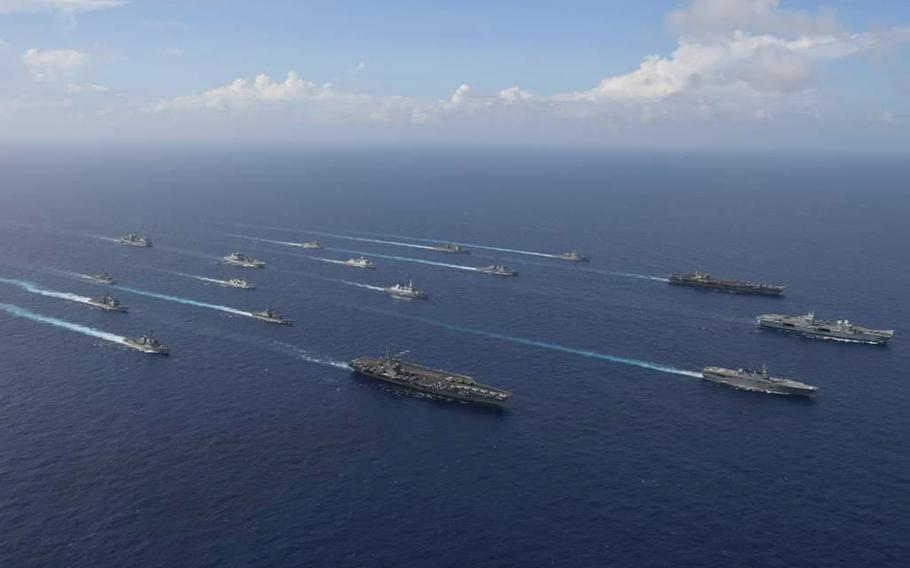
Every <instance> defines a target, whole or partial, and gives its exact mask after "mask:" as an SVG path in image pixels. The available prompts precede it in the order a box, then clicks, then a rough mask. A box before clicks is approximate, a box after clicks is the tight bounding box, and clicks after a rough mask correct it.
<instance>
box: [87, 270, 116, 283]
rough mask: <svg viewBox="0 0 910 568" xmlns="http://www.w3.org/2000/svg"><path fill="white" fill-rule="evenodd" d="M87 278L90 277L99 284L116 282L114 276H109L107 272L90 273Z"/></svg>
mask: <svg viewBox="0 0 910 568" xmlns="http://www.w3.org/2000/svg"><path fill="white" fill-rule="evenodd" d="M89 278H91V279H92V280H94V281H95V282H98V283H99V284H111V285H113V284H116V283H117V281H116V280H114V277H113V276H111V275H110V274H108V273H107V272H99V273H98V274H92V275H91V276H89Z"/></svg>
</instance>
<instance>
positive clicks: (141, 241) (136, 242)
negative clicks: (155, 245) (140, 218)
mask: <svg viewBox="0 0 910 568" xmlns="http://www.w3.org/2000/svg"><path fill="white" fill-rule="evenodd" d="M117 242H119V243H120V244H121V245H126V246H130V247H150V246H152V239H147V238H145V237H142V236H140V235H137V234H136V233H129V234H127V235H123V236H122V237H120V239H119V240H118V241H117Z"/></svg>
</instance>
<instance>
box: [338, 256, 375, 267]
mask: <svg viewBox="0 0 910 568" xmlns="http://www.w3.org/2000/svg"><path fill="white" fill-rule="evenodd" d="M343 264H344V265H345V266H352V267H354V268H376V265H375V264H373V263H372V262H370V260H369V259H367V258H364V257H362V256H358V257H357V258H349V259H347V260H346V261H344V263H343Z"/></svg>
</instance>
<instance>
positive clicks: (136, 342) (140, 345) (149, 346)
mask: <svg viewBox="0 0 910 568" xmlns="http://www.w3.org/2000/svg"><path fill="white" fill-rule="evenodd" d="M123 344H124V345H126V346H127V347H131V348H133V349H135V350H137V351H142V352H143V353H149V354H152V355H167V354H168V353H169V350H168V348H167V347H166V346H165V345H164V344H163V343H161V342H160V341H158V340H157V339H156V338H155V337H153V336H152V334H151V333H149V334H147V335H143V336H142V337H136V338H133V337H127V338H126V339H124V340H123Z"/></svg>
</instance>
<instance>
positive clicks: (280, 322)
mask: <svg viewBox="0 0 910 568" xmlns="http://www.w3.org/2000/svg"><path fill="white" fill-rule="evenodd" d="M253 319H256V320H259V321H264V322H265V323H271V324H275V325H293V324H294V322H292V321H291V320H278V319H272V318H264V317H260V316H253Z"/></svg>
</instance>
